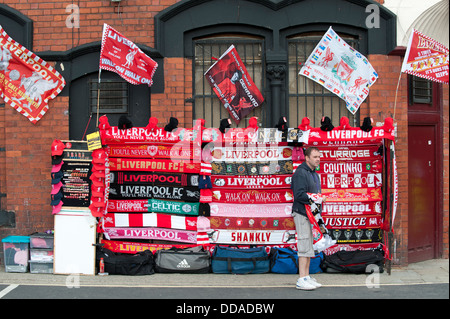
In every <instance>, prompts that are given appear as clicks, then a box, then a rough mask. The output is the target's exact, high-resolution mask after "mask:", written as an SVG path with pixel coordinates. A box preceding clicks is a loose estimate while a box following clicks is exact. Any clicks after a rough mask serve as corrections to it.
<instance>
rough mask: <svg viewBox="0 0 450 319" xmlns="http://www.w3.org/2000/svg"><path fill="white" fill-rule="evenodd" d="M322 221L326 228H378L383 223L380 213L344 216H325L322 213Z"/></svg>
mask: <svg viewBox="0 0 450 319" xmlns="http://www.w3.org/2000/svg"><path fill="white" fill-rule="evenodd" d="M323 221H324V223H325V226H326V227H327V228H328V229H349V228H350V229H351V228H357V229H367V228H380V227H381V226H382V225H383V222H382V218H381V215H361V216H353V215H344V216H326V215H323Z"/></svg>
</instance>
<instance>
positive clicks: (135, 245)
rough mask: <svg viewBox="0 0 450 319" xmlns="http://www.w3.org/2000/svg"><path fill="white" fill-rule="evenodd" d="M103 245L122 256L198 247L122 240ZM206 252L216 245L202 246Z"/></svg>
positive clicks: (106, 242)
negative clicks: (148, 251) (145, 251)
mask: <svg viewBox="0 0 450 319" xmlns="http://www.w3.org/2000/svg"><path fill="white" fill-rule="evenodd" d="M101 244H103V245H104V246H103V247H104V248H106V249H109V250H111V251H112V252H114V253H122V254H133V255H134V254H137V253H138V252H141V251H144V250H150V251H151V252H152V253H155V252H156V251H158V250H161V249H170V248H172V247H175V248H180V249H184V248H192V247H197V246H198V245H197V244H150V243H139V242H129V241H120V240H106V239H102V240H101ZM202 246H203V247H204V248H205V249H206V250H213V249H214V247H215V245H210V244H203V245H202Z"/></svg>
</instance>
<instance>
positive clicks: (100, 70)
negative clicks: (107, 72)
mask: <svg viewBox="0 0 450 319" xmlns="http://www.w3.org/2000/svg"><path fill="white" fill-rule="evenodd" d="M101 74H102V69H101V68H99V69H98V85H97V121H96V122H95V125H96V127H98V111H99V108H100V75H101Z"/></svg>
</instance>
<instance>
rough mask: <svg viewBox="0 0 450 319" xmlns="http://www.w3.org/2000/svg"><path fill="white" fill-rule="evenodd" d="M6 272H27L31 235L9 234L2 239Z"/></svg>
mask: <svg viewBox="0 0 450 319" xmlns="http://www.w3.org/2000/svg"><path fill="white" fill-rule="evenodd" d="M2 243H3V255H4V260H5V271H6V272H27V271H28V258H29V257H28V256H29V254H30V253H29V252H30V249H29V246H30V237H29V236H8V237H5V238H3V239H2Z"/></svg>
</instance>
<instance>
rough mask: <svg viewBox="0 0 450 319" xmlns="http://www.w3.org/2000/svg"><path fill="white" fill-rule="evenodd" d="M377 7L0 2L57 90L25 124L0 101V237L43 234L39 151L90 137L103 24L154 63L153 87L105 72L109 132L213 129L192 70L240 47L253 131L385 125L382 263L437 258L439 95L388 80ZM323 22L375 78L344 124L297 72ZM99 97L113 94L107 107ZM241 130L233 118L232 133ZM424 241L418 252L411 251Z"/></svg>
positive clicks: (443, 99) (214, 109) (388, 23)
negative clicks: (393, 188) (388, 136)
mask: <svg viewBox="0 0 450 319" xmlns="http://www.w3.org/2000/svg"><path fill="white" fill-rule="evenodd" d="M381 2H383V1H381ZM374 3H377V2H372V1H364V0H361V1H346V0H336V1H313V0H303V1H301V0H299V1H287V0H286V1H284V0H283V1H275V0H240V1H239V0H217V1H216V0H211V1H204V0H182V1H177V0H152V1H148V0H121V1H120V0H102V1H86V0H77V1H54V0H35V1H28V0H9V1H8V3H7V4H0V25H2V27H3V28H4V29H5V30H6V32H7V33H8V35H9V36H11V37H12V38H14V39H15V40H16V41H17V42H19V43H21V44H22V45H24V46H25V47H27V48H28V49H29V50H31V51H33V52H34V53H36V54H37V55H38V56H40V57H41V58H43V59H44V60H46V61H48V62H50V63H51V64H52V65H54V66H55V68H56V69H57V70H58V71H59V72H60V73H61V74H62V75H63V77H64V78H65V80H66V83H67V84H66V86H65V88H64V90H63V91H62V92H61V94H60V95H58V96H57V97H56V99H54V100H51V101H50V103H49V106H50V109H49V110H48V112H47V113H46V114H45V115H44V117H43V118H42V119H41V120H40V121H39V122H38V123H37V124H35V125H33V124H32V123H30V122H29V120H28V119H27V118H26V117H24V116H22V115H20V114H19V113H18V112H16V111H15V110H14V109H13V108H12V107H10V106H9V105H7V104H2V103H3V101H1V100H0V193H1V197H0V209H1V214H0V237H2V238H3V237H5V236H7V235H12V234H17V235H26V234H29V233H32V232H35V231H45V230H47V229H52V227H53V217H52V215H51V208H50V206H49V193H50V169H51V161H50V145H51V143H52V141H53V140H54V139H60V140H69V139H71V140H81V139H82V137H83V135H84V132H85V130H86V127H88V129H87V130H86V132H87V133H90V132H92V131H93V130H94V129H95V115H94V116H93V117H92V120H91V121H89V119H90V115H91V114H95V113H96V104H95V102H96V100H97V97H96V95H95V94H96V92H97V90H96V81H97V77H98V61H99V52H100V39H101V35H102V27H103V23H108V24H109V25H111V26H112V27H113V28H115V29H116V30H118V31H119V32H121V33H122V34H123V35H124V36H126V37H127V38H128V39H130V40H132V41H133V42H134V43H136V44H138V45H139V47H140V48H141V49H142V50H143V51H144V52H145V53H146V54H148V55H149V56H151V57H152V58H153V59H154V60H155V61H157V62H158V64H159V67H158V70H157V72H156V74H155V76H154V78H153V80H154V85H153V86H152V87H151V88H147V87H146V86H144V85H140V86H132V85H130V84H127V83H126V82H124V81H123V80H121V79H120V78H119V77H118V76H116V75H115V74H113V73H111V72H107V71H105V72H102V86H101V88H102V92H104V93H102V94H103V95H100V100H101V102H102V103H101V106H100V107H101V109H100V114H108V117H109V118H110V123H115V122H116V121H117V118H118V117H119V116H120V115H121V114H127V115H128V116H129V117H130V118H131V119H132V121H133V124H134V125H135V126H145V125H146V124H147V123H148V118H149V116H154V117H157V118H158V120H159V126H161V125H163V124H165V123H167V122H168V119H169V117H171V116H173V117H176V118H178V120H179V125H180V126H183V127H192V121H193V119H196V118H204V119H205V120H206V126H207V127H218V125H219V124H218V123H219V121H220V119H221V118H225V117H227V115H226V114H225V110H224V109H223V107H221V105H220V103H219V101H218V99H216V98H215V97H214V96H213V95H212V91H211V90H210V89H209V87H207V86H205V84H206V82H204V77H203V73H204V72H205V71H206V70H207V69H208V68H209V66H210V65H211V64H212V63H213V59H212V58H213V57H215V58H218V57H220V55H221V53H223V52H224V51H225V50H226V49H227V48H228V46H229V45H230V44H235V46H236V47H237V49H238V52H239V54H240V56H241V58H243V60H244V63H245V64H246V66H247V69H248V70H249V72H250V74H251V76H252V78H253V79H254V82H255V83H256V85H257V86H258V87H259V89H260V90H261V92H262V93H263V95H264V97H265V101H266V102H265V104H264V105H263V106H262V107H261V108H260V109H259V110H256V111H255V113H251V114H250V116H253V115H255V114H256V115H257V116H259V119H260V125H261V126H263V127H273V125H274V124H275V122H274V121H275V120H277V119H278V118H279V117H280V116H287V117H288V120H289V124H290V127H294V126H297V125H298V124H299V123H300V121H301V119H302V118H303V117H304V116H308V117H310V119H311V125H312V126H315V127H316V126H319V123H320V119H321V117H322V116H324V115H326V116H330V117H331V118H332V120H333V123H334V124H335V125H338V124H337V123H338V122H339V119H340V117H341V116H348V117H349V118H350V120H351V124H352V126H359V125H360V124H361V123H362V120H363V118H364V117H367V116H370V117H372V118H373V119H374V122H375V123H377V122H380V123H382V122H383V121H384V119H385V118H386V117H392V118H393V119H394V122H395V125H396V127H397V140H396V156H397V163H398V173H399V176H398V177H399V204H398V211H397V217H396V221H395V227H394V228H395V234H394V238H395V245H394V249H395V251H394V252H393V253H394V254H393V256H394V260H393V262H394V264H401V265H404V264H407V263H408V262H412V261H417V260H420V259H430V258H448V213H449V179H448V175H449V174H448V173H449V171H448V167H449V128H448V123H449V118H448V116H449V115H448V114H449V90H448V85H441V84H434V83H431V82H427V81H425V82H424V81H420V80H417V79H414V78H412V77H409V76H407V75H406V74H402V75H401V79H400V82H398V79H399V74H400V68H401V64H402V61H403V55H404V48H401V47H397V45H396V40H395V38H396V24H395V21H396V16H395V15H394V14H393V13H392V12H390V11H389V10H387V9H386V8H385V7H384V6H382V5H377V7H378V8H379V20H378V24H377V25H375V26H368V25H367V21H366V19H367V17H368V14H369V13H367V12H366V8H367V6H368V5H371V4H374ZM330 25H331V26H333V29H334V30H335V31H336V32H337V33H338V34H340V35H341V37H343V38H344V39H345V40H346V41H347V42H349V43H350V44H351V45H352V46H354V47H355V48H357V49H358V51H360V52H361V53H362V54H364V55H365V56H366V57H367V58H368V59H369V61H370V62H371V64H372V66H373V67H374V68H375V70H376V71H377V72H378V74H379V78H378V80H377V81H376V83H375V84H374V85H373V86H372V87H371V89H370V94H369V97H368V98H367V100H366V101H365V103H363V105H362V106H361V108H360V111H359V112H358V113H356V115H355V116H352V115H351V114H350V113H348V112H347V111H346V109H345V103H343V101H341V100H339V98H338V97H335V96H333V95H332V94H329V92H326V90H324V89H323V88H321V87H319V86H317V85H315V84H314V83H313V82H312V81H309V80H305V79H304V78H302V77H298V76H297V74H298V71H299V63H302V62H304V61H305V59H306V58H307V57H308V56H309V54H310V53H311V51H312V49H313V48H314V47H315V45H316V44H317V42H318V40H319V39H320V38H321V36H322V35H323V34H324V33H325V31H326V30H327V29H328V27H329V26H330ZM398 83H399V88H398V94H396V89H397V84H398ZM421 89H422V90H425V91H426V93H427V94H426V96H425V97H422V96H421V95H420V94H416V93H417V92H421V91H420V90H421ZM108 92H109V93H108ZM416 95H417V96H416ZM108 96H109V97H111V96H113V97H114V98H113V99H112V100H114V103H112V102H111V99H108ZM116 102H117V103H116ZM246 124H247V121H243V122H242V124H241V126H246ZM421 129H423V130H421ZM425 136H426V137H425ZM418 137H423V138H425V140H424V141H425V142H426V143H425V144H423V145H426V144H428V145H432V146H433V148H432V150H431V151H427V150H425V149H423V147H422V146H421V145H422V144H420V142H419V140H418ZM428 141H430V142H428ZM420 154H429V155H430V157H429V159H428V158H425V157H424V158H422V159H421V160H422V162H423V163H429V165H428V166H427V167H425V166H424V165H419V167H412V166H411V165H410V163H411V162H412V160H413V159H414V158H417V157H418V155H420ZM420 174H423V176H427V177H426V178H424V179H426V180H428V179H429V180H430V181H429V183H428V184H426V185H425V186H424V185H422V186H420V187H423V188H427V189H429V188H432V192H433V193H432V194H435V195H433V196H434V198H429V202H431V203H433V204H432V205H431V206H430V207H431V209H430V208H427V209H426V210H422V211H419V212H417V210H415V209H413V208H414V207H413V205H415V204H414V203H415V201H414V200H415V197H414V196H413V195H412V194H415V193H413V192H412V188H413V187H419V186H417V185H416V186H414V185H413V183H412V177H413V176H420ZM430 176H432V178H428V177H430ZM413 212H414V214H413ZM417 214H418V215H417ZM422 218H424V219H429V218H431V219H432V222H430V223H427V224H428V226H427V227H428V228H427V229H426V230H423V229H422V230H420V229H419V230H418V229H417V228H421V227H420V225H421V223H422ZM424 231H425V232H426V233H427V234H428V236H427V237H426V238H427V239H426V241H427V242H425V243H415V244H414V245H412V242H413V241H414V238H416V236H419V235H420V234H423V232H424ZM421 232H422V233H421ZM420 236H421V235H420ZM417 251H422V252H420V253H419V254H416V252H417Z"/></svg>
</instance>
